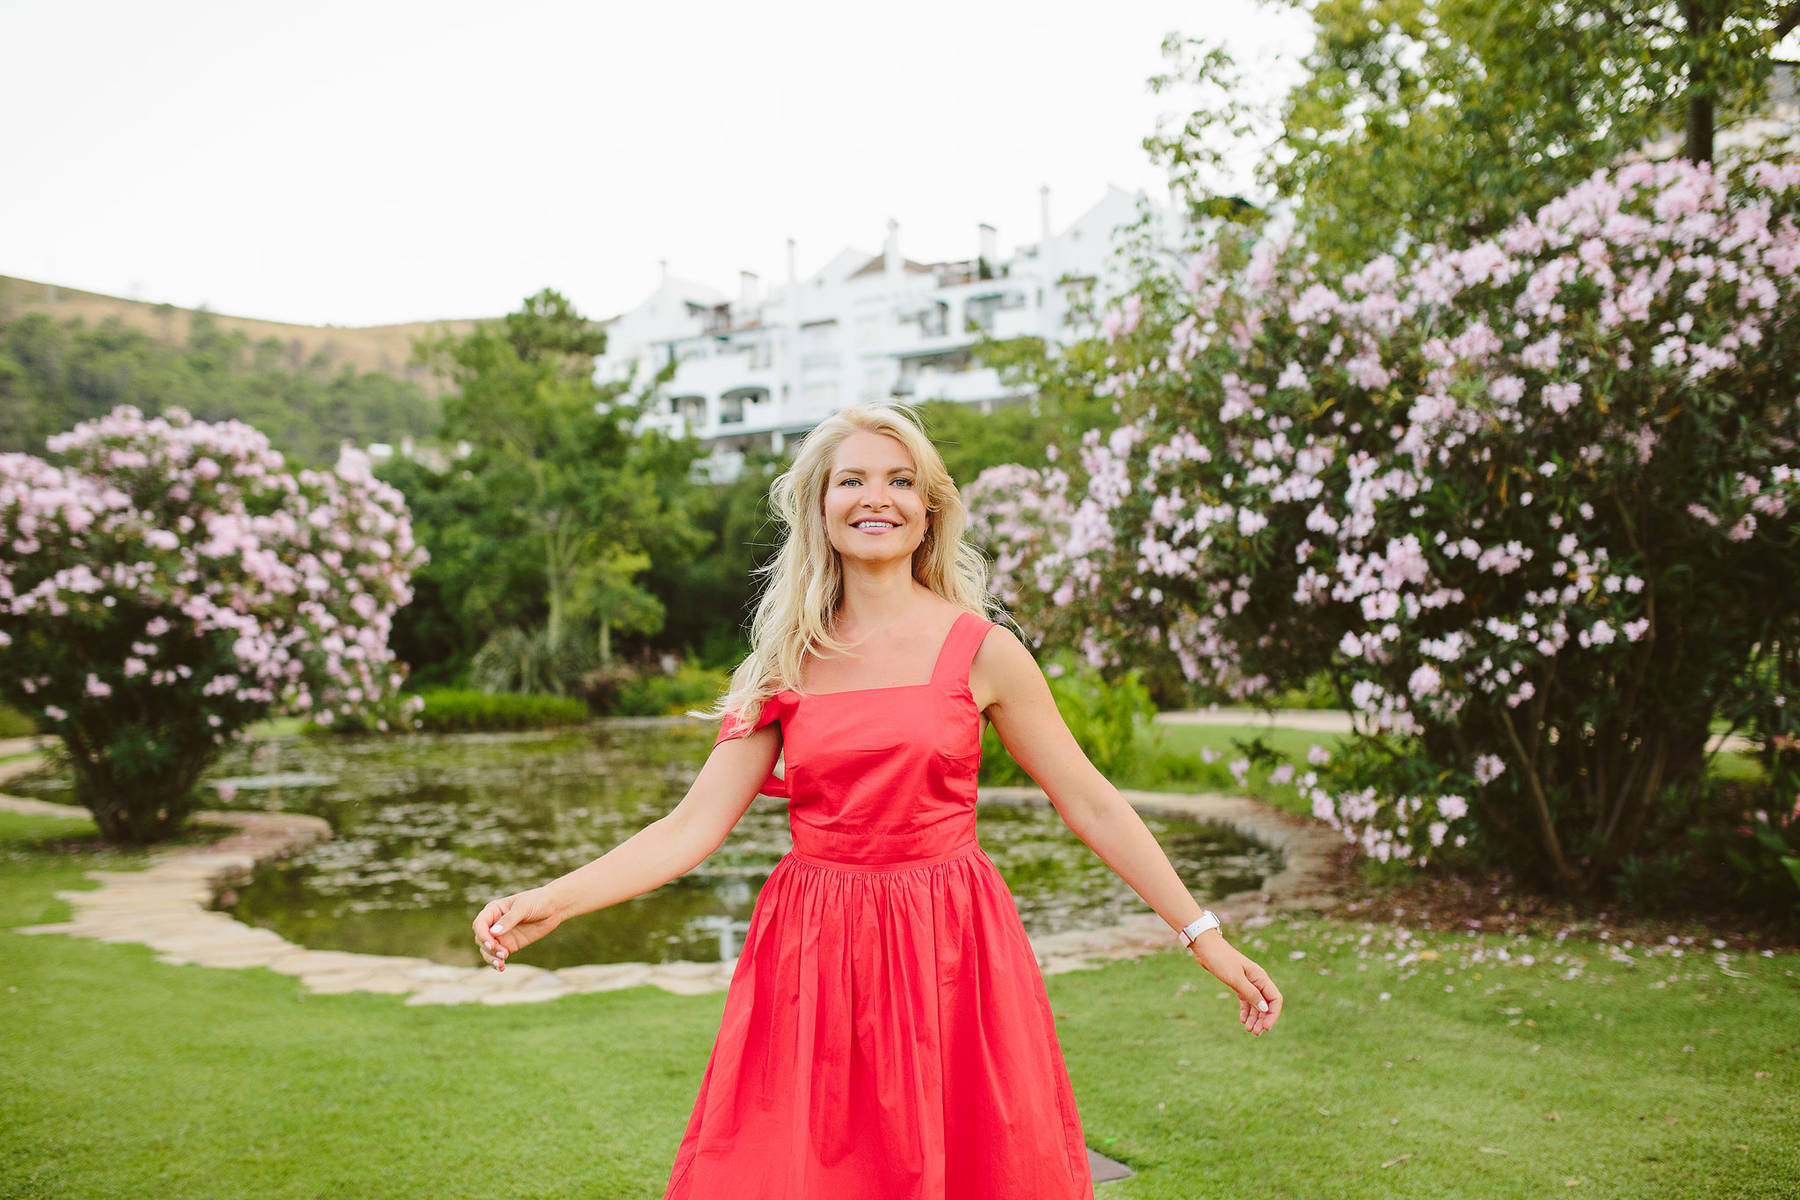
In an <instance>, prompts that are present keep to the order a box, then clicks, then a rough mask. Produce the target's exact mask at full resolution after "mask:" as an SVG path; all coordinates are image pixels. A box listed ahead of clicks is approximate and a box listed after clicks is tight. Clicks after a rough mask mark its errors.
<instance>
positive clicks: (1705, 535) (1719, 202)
mask: <svg viewBox="0 0 1800 1200" xmlns="http://www.w3.org/2000/svg"><path fill="white" fill-rule="evenodd" d="M1797 201H1800V166H1772V165H1769V164H1757V165H1754V166H1751V167H1748V168H1746V169H1745V170H1743V171H1742V172H1741V173H1739V174H1737V175H1735V176H1733V177H1730V178H1726V177H1721V176H1717V175H1715V174H1714V173H1713V172H1712V171H1711V170H1710V169H1709V168H1707V167H1704V166H1696V165H1693V164H1690V163H1685V162H1673V163H1664V164H1658V165H1651V164H1635V165H1632V166H1628V167H1624V168H1621V169H1620V170H1619V171H1617V172H1615V173H1613V174H1601V175H1596V176H1594V177H1593V178H1592V179H1590V180H1588V181H1587V182H1586V183H1584V184H1582V185H1580V186H1579V187H1577V188H1575V189H1573V190H1572V191H1570V192H1569V193H1567V194H1566V195H1564V196H1562V197H1561V198H1559V199H1557V200H1556V201H1554V202H1552V203H1551V204H1549V205H1547V206H1545V207H1544V208H1543V209H1542V210H1541V211H1539V212H1538V213H1536V214H1535V215H1533V216H1529V217H1523V218H1521V219H1519V220H1518V221H1516V222H1515V223H1514V224H1512V225H1511V226H1509V227H1508V228H1506V229H1505V230H1504V231H1502V232H1501V233H1499V234H1498V235H1496V236H1495V237H1493V238H1492V239H1489V240H1487V241H1483V242H1480V243H1477V244H1476V245H1473V246H1471V247H1469V248H1468V249H1466V250H1461V251H1449V250H1444V249H1441V248H1437V249H1427V250H1424V251H1422V252H1420V253H1419V254H1418V256H1417V257H1416V258H1415V259H1413V260H1412V261H1410V262H1409V263H1406V264H1402V263H1400V262H1397V261H1395V260H1394V259H1392V258H1388V257H1383V258H1380V259H1378V260H1376V261H1374V262H1371V263H1369V264H1368V265H1367V266H1366V267H1364V268H1363V269H1362V270H1360V271H1358V272H1356V273H1354V274H1352V275H1350V276H1348V277H1346V278H1344V279H1343V280H1341V281H1338V282H1332V281H1328V280H1323V279H1320V278H1317V277H1315V275H1314V269H1313V267H1312V265H1310V264H1309V262H1308V259H1307V258H1306V256H1305V254H1304V248H1303V247H1300V248H1295V247H1287V246H1283V245H1281V244H1280V243H1279V242H1278V241H1276V240H1273V239H1263V240H1260V241H1257V240H1251V239H1247V240H1241V241H1239V240H1232V237H1233V236H1234V235H1228V234H1220V235H1217V236H1215V237H1214V238H1213V239H1212V240H1211V241H1209V242H1207V243H1206V244H1204V245H1202V246H1201V247H1200V248H1199V250H1198V252H1197V253H1196V254H1195V255H1194V257H1193V258H1192V260H1191V261H1189V262H1187V263H1186V264H1184V266H1183V268H1182V270H1181V271H1180V272H1179V273H1178V274H1175V275H1171V274H1170V273H1168V272H1166V271H1160V270H1155V269H1152V270H1150V271H1149V272H1148V273H1147V274H1146V275H1145V277H1144V279H1143V280H1142V281H1141V283H1140V285H1139V287H1138V288H1137V289H1136V290H1135V291H1134V292H1133V293H1132V294H1131V295H1130V296H1128V297H1127V298H1126V299H1125V300H1124V301H1123V302H1122V303H1121V304H1120V305H1119V306H1118V307H1117V308H1116V309H1115V310H1114V311H1112V312H1110V313H1109V314H1108V317H1107V321H1106V323H1105V329H1106V333H1107V335H1108V336H1110V337H1111V338H1112V339H1113V347H1112V348H1113V356H1112V358H1111V359H1110V360H1108V363H1107V370H1106V372H1105V373H1104V375H1103V376H1102V377H1101V378H1098V379H1096V380H1094V386H1096V387H1097V388H1098V389H1100V390H1101V391H1103V392H1104V393H1106V394H1111V395H1114V396H1116V397H1117V398H1118V403H1119V404H1120V406H1121V410H1122V412H1123V413H1124V414H1125V416H1126V420H1125V421H1124V423H1123V424H1121V426H1120V427H1119V428H1118V429H1117V430H1115V431H1114V432H1113V433H1112V434H1111V435H1110V437H1108V438H1106V439H1105V440H1104V441H1102V440H1101V439H1100V437H1099V436H1098V435H1097V434H1090V435H1089V436H1088V437H1087V438H1086V439H1084V441H1083V443H1082V445H1081V447H1080V449H1079V455H1078V459H1079V461H1078V463H1077V464H1071V465H1070V466H1069V467H1067V468H1065V467H1062V466H1053V467H1051V468H1049V469H1047V470H1045V471H1036V472H1034V471H1028V470H1025V469H1024V468H1019V467H1007V468H999V469H995V470H994V471H992V472H989V473H985V474H984V475H983V476H982V477H981V478H980V479H979V480H977V481H976V483H975V484H974V485H972V488H973V491H974V495H973V496H972V497H971V503H972V504H973V505H977V506H979V507H980V508H982V509H983V512H982V520H983V523H984V525H985V527H986V528H988V529H989V530H990V531H991V534H990V540H991V541H994V540H997V542H998V545H999V549H998V552H997V566H998V567H999V568H1000V570H1001V572H1002V578H1001V580H1000V586H1001V587H1002V589H1003V591H1004V594H1006V595H1008V597H1009V599H1013V600H1014V602H1015V604H1016V605H1017V607H1018V609H1019V610H1020V612H1021V619H1022V620H1025V621H1027V622H1029V623H1031V624H1033V625H1035V626H1036V628H1037V629H1038V630H1039V631H1040V632H1041V633H1042V634H1043V635H1044V636H1045V638H1046V639H1047V640H1049V641H1051V642H1052V643H1057V642H1064V643H1067V644H1072V645H1076V646H1078V647H1079V648H1080V649H1081V650H1082V651H1083V653H1084V655H1085V656H1086V657H1087V659H1088V661H1090V662H1092V663H1093V664H1094V665H1096V666H1097V667H1103V668H1109V669H1110V668H1113V667H1116V666H1117V665H1119V664H1122V663H1124V662H1132V661H1142V660H1144V659H1146V658H1150V657H1161V656H1172V657H1174V658H1175V659H1177V660H1178V661H1179V662H1180V663H1181V664H1182V667H1183V670H1184V671H1185V673H1186V674H1187V675H1188V676H1189V677H1190V678H1194V679H1197V680H1216V681H1217V682H1218V683H1220V684H1221V685H1222V686H1224V687H1226V688H1227V689H1228V690H1229V691H1231V692H1232V693H1233V694H1235V695H1237V696H1239V697H1242V698H1245V699H1255V698H1259V697H1261V696H1264V695H1266V694H1267V693H1269V692H1270V691H1272V690H1276V689H1281V688H1286V687H1298V686H1302V685H1303V684H1304V683H1305V681H1306V680H1307V679H1308V678H1310V677H1312V676H1314V675H1315V674H1316V673H1318V672H1320V671H1325V672H1328V673H1329V674H1330V676H1331V677H1332V678H1333V680H1334V681H1335V686H1336V690H1337V692H1338V695H1339V696H1340V698H1341V701H1342V703H1343V705H1344V706H1345V707H1346V708H1349V709H1352V710H1353V711H1354V712H1355V713H1356V714H1357V716H1358V718H1359V726H1360V733H1359V738H1358V749H1357V751H1356V752H1355V753H1347V754H1344V755H1341V756H1339V757H1338V758H1337V759H1335V760H1334V762H1333V763H1332V764H1331V768H1330V770H1329V771H1327V772H1325V773H1324V776H1323V777H1322V778H1321V779H1320V780H1319V781H1318V782H1317V783H1316V784H1315V785H1313V786H1312V787H1311V790H1310V796H1311V799H1312V802H1313V807H1314V811H1315V813H1316V814H1317V815H1318V816H1319V817H1320V818H1321V819H1323V820H1326V821H1328V822H1330V823H1331V824H1333V825H1334V826H1336V827H1338V828H1340V829H1341V830H1342V831H1343V832H1344V834H1345V835H1346V836H1347V837H1348V838H1350V839H1352V840H1354V841H1355V842H1356V843H1357V844H1358V845H1360V846H1361V847H1362V848H1363V849H1364V850H1365V851H1366V852H1367V853H1369V854H1371V855H1374V856H1375V857H1376V858H1378V859H1380V860H1383V861H1386V860H1387V859H1389V858H1403V859H1407V860H1409V861H1411V862H1413V863H1415V864H1420V865H1422V864H1424V863H1425V862H1426V861H1427V860H1428V859H1430V858H1436V857H1440V856H1445V855H1450V854H1452V853H1453V852H1454V851H1457V850H1459V849H1462V850H1464V851H1465V853H1467V854H1473V855H1479V856H1480V857H1482V858H1483V859H1484V860H1486V861H1488V862H1495V863H1498V862H1507V863H1510V864H1514V865H1522V866H1523V867H1524V868H1525V869H1526V870H1527V871H1528V872H1529V871H1532V870H1533V869H1535V872H1536V873H1537V874H1538V875H1539V876H1540V877H1541V878H1542V879H1544V880H1546V881H1549V882H1553V883H1555V884H1560V885H1567V886H1570V887H1581V886H1589V885H1593V884H1594V883H1596V882H1597V881H1599V880H1602V879H1604V878H1605V877H1607V876H1608V875H1609V874H1611V873H1612V872H1613V871H1614V869H1615V868H1616V867H1617V865H1618V864H1620V863H1621V862H1622V861H1623V860H1624V858H1625V857H1626V856H1627V855H1629V854H1631V853H1633V852H1634V851H1637V850H1638V849H1640V848H1641V847H1642V846H1643V845H1644V844H1645V838H1646V836H1647V831H1648V830H1649V829H1651V828H1652V827H1653V826H1654V825H1655V824H1656V814H1657V812H1658V810H1659V807H1660V806H1663V805H1665V804H1670V803H1680V802H1681V799H1680V798H1681V797H1682V796H1690V797H1691V795H1692V794H1693V793H1694V792H1695V790H1696V789H1699V788H1702V787H1703V786H1704V783H1705V780H1704V764H1705V746H1706V742H1707V739H1708V733H1709V725H1710V723H1711V721H1712V720H1713V718H1714V717H1715V716H1722V717H1725V718H1726V719H1727V720H1728V721H1730V722H1732V723H1734V724H1736V725H1738V726H1739V727H1741V728H1744V729H1745V730H1747V731H1748V732H1749V733H1750V735H1751V736H1752V737H1754V738H1756V739H1758V740H1760V741H1761V742H1762V744H1763V745H1765V746H1767V747H1776V746H1778V745H1779V743H1777V742H1776V741H1775V739H1776V738H1778V737H1781V736H1791V735H1792V734H1793V733H1794V732H1795V717H1794V714H1793V713H1791V712H1790V711H1789V709H1788V708H1787V707H1786V706H1785V703H1784V701H1785V698H1786V697H1787V696H1789V695H1794V694H1796V693H1800V686H1797V685H1800V554H1797V553H1796V552H1795V551H1796V532H1797V529H1796V522H1795V514H1796V512H1797V511H1800V510H1796V508H1795V505H1794V501H1795V499H1796V497H1797V495H1800V470H1796V466H1795V463H1796V455H1795V448H1796V443H1797V442H1800V409H1797V407H1796V393H1797V392H1800V324H1797V323H1796V321H1797V318H1800V294H1797V293H1800V276H1797V275H1796V267H1800V228H1797V227H1796V224H1795V218H1794V212H1795V208H1796V203H1797ZM1769 754H1770V756H1771V764H1770V765H1771V768H1772V769H1771V771H1770V772H1769V774H1770V777H1771V778H1774V777H1777V776H1778V775H1780V774H1781V773H1782V772H1783V771H1785V770H1786V769H1787V767H1786V765H1785V764H1790V763H1792V762H1793V761H1794V756H1793V752H1792V751H1791V750H1777V749H1773V748H1772V749H1770V750H1769Z"/></svg>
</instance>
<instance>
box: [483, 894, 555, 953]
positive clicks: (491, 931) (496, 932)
mask: <svg viewBox="0 0 1800 1200" xmlns="http://www.w3.org/2000/svg"><path fill="white" fill-rule="evenodd" d="M560 924H562V916H561V914H559V913H558V912H557V911H556V908H555V906H553V905H552V904H551V903H550V900H549V897H548V896H546V895H545V894H544V889H543V888H531V889H530V890H528V891H523V892H514V893H513V894H512V895H510V896H502V897H501V898H500V899H498V900H495V901H492V902H490V903H489V904H488V906H487V907H486V908H484V909H482V910H481V912H480V913H479V914H478V915H477V916H476V918H475V923H474V930H475V944H476V945H477V946H479V947H480V948H481V957H482V959H483V960H484V961H485V962H486V963H487V965H488V966H490V967H492V968H494V970H496V971H504V970H505V969H506V964H507V961H508V960H509V959H510V958H511V956H512V955H513V954H514V953H516V952H517V951H520V950H523V949H524V948H525V947H526V946H529V945H530V944H531V943H533V942H535V941H537V940H538V939H539V938H541V937H543V936H544V935H545V934H547V933H549V932H550V931H551V930H553V929H555V928H556V927H557V926H558V925H560Z"/></svg>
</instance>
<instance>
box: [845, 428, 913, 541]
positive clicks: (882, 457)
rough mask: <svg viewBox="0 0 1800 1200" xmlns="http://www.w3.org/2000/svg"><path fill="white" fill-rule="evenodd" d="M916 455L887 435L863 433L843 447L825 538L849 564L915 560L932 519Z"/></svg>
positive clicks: (849, 436) (856, 435)
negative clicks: (920, 479)
mask: <svg viewBox="0 0 1800 1200" xmlns="http://www.w3.org/2000/svg"><path fill="white" fill-rule="evenodd" d="M915 466H916V465H915V464H914V462H913V458H912V455H911V454H909V453H908V452H907V449H906V447H905V446H903V445H901V444H900V442H899V441H898V440H896V439H895V438H891V437H889V436H888V435H887V434H885V433H871V432H869V431H868V430H862V429H859V430H857V431H856V432H854V433H852V434H850V435H848V436H847V437H845V438H844V440H843V441H841V442H839V443H838V448H837V453H836V454H835V455H834V456H833V457H832V460H831V473H830V475H828V476H827V477H826V480H825V506H824V515H825V535H826V536H827V537H828V538H830V539H831V544H832V546H834V547H835V548H836V549H837V552H838V553H839V554H841V555H843V556H844V557H845V558H846V559H860V560H862V561H864V562H867V563H870V564H874V563H880V562H890V561H892V560H894V559H900V560H901V561H910V560H911V558H912V554H913V551H915V550H917V549H918V548H919V544H920V543H921V542H923V541H924V540H925V529H926V525H927V523H928V522H929V520H930V518H929V515H928V514H927V513H926V511H925V497H924V496H923V495H921V494H920V493H919V490H918V488H919V473H918V471H917V470H916V469H915Z"/></svg>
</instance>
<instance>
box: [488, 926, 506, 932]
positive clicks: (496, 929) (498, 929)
mask: <svg viewBox="0 0 1800 1200" xmlns="http://www.w3.org/2000/svg"><path fill="white" fill-rule="evenodd" d="M488 930H489V931H490V932H492V933H505V932H506V926H504V925H489V926H488Z"/></svg>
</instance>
